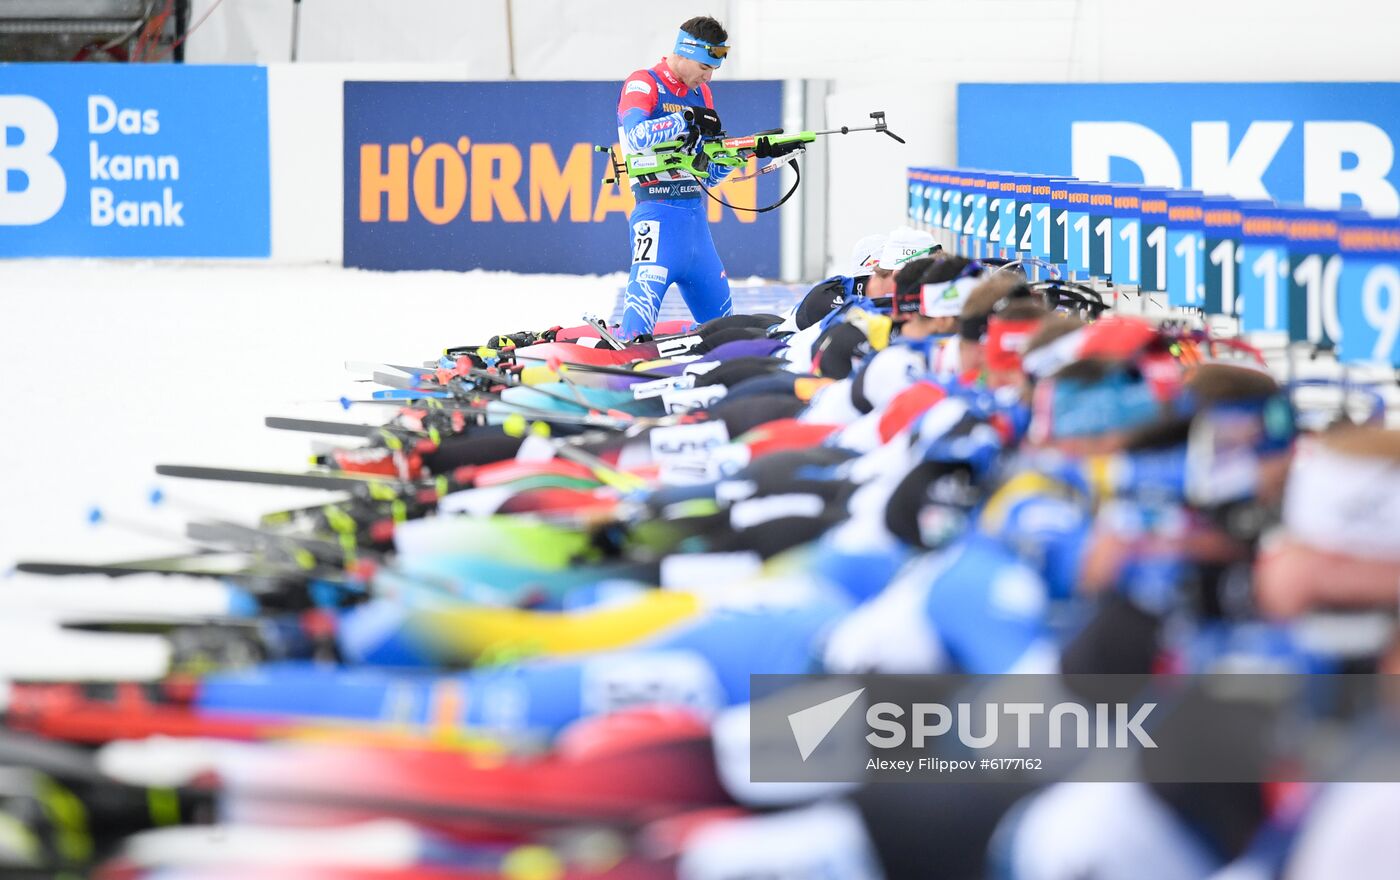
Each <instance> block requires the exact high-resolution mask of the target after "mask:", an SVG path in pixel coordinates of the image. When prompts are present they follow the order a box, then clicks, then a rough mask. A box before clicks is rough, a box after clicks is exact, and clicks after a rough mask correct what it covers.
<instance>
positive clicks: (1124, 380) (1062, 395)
mask: <svg viewBox="0 0 1400 880" xmlns="http://www.w3.org/2000/svg"><path fill="white" fill-rule="evenodd" d="M1053 382H1054V384H1053V385H1052V387H1051V403H1050V435H1051V436H1052V437H1057V438H1062V437H1092V436H1095V435H1098V434H1106V433H1108V432H1110V431H1128V430H1131V429H1133V428H1137V427H1141V426H1142V425H1145V424H1147V423H1149V422H1152V421H1154V420H1156V419H1157V418H1158V417H1159V416H1161V415H1162V407H1161V405H1160V404H1159V403H1158V402H1157V399H1156V398H1155V397H1154V396H1153V395H1152V389H1151V388H1150V387H1149V386H1148V385H1147V383H1146V382H1143V381H1141V380H1140V379H1135V378H1131V377H1129V376H1127V375H1124V374H1122V373H1118V374H1115V375H1112V376H1109V377H1108V378H1106V379H1104V380H1103V381H1100V382H1095V383H1084V382H1078V381H1074V380H1068V379H1057V380H1053Z"/></svg>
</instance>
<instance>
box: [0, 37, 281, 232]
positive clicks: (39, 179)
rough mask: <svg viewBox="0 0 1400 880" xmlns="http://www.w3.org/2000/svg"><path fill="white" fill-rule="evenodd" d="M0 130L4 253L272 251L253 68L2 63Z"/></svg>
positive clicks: (262, 125)
mask: <svg viewBox="0 0 1400 880" xmlns="http://www.w3.org/2000/svg"><path fill="white" fill-rule="evenodd" d="M0 132H3V136H0V256H5V257H49V256H75V257H266V256H268V253H269V249H270V234H269V230H270V222H269V190H268V186H269V183H268V138H267V72H266V71H265V70H264V69H263V68H261V67H251V66H212V65H211V66H203V65H201V66H186V65H174V64H171V65H162V64H131V65H127V64H5V65H0Z"/></svg>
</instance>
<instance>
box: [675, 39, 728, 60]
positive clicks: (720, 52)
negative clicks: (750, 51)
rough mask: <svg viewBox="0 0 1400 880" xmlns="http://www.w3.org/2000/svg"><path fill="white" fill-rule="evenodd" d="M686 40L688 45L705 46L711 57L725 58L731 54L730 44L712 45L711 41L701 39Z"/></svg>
mask: <svg viewBox="0 0 1400 880" xmlns="http://www.w3.org/2000/svg"><path fill="white" fill-rule="evenodd" d="M684 42H685V45H687V46H699V47H701V48H703V49H704V50H705V51H706V52H708V53H709V54H710V57H711V58H714V59H716V60H720V59H723V58H724V57H725V56H727V55H728V54H729V47H728V46H711V45H710V44H709V43H702V42H700V41H699V40H685V41H684Z"/></svg>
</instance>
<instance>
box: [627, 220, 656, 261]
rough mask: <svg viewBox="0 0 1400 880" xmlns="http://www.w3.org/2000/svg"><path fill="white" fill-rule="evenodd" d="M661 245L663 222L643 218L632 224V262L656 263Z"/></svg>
mask: <svg viewBox="0 0 1400 880" xmlns="http://www.w3.org/2000/svg"><path fill="white" fill-rule="evenodd" d="M660 247H661V223H660V222H658V221H656V220H642V221H640V222H638V223H634V224H632V262H634V263H654V262H656V253H657V251H658V250H659V249H660Z"/></svg>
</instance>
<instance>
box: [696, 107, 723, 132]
mask: <svg viewBox="0 0 1400 880" xmlns="http://www.w3.org/2000/svg"><path fill="white" fill-rule="evenodd" d="M687 115H688V116H689V119H690V125H691V127H692V128H694V129H695V130H697V131H699V132H700V136H701V137H714V136H715V135H717V134H720V133H721V132H723V131H724V128H723V127H722V126H721V125H720V123H719V114H718V113H716V112H715V111H713V110H711V109H710V108H709V107H696V108H694V109H692V110H691V111H690V112H689V113H688V114H687Z"/></svg>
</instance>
